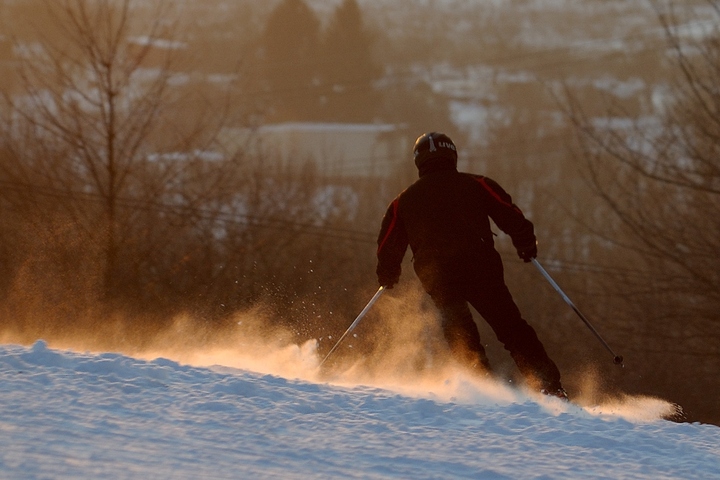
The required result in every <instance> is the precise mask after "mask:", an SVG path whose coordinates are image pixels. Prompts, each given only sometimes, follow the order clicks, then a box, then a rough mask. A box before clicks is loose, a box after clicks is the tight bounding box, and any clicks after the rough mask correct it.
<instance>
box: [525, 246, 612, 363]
mask: <svg viewBox="0 0 720 480" xmlns="http://www.w3.org/2000/svg"><path fill="white" fill-rule="evenodd" d="M531 261H532V263H533V265H535V266H536V267H537V269H538V270H540V273H542V275H543V277H545V279H546V280H547V281H548V282H549V283H550V285H552V286H553V288H554V289H555V290H556V291H557V292H558V293H559V294H560V296H561V297H562V298H563V300H565V303H567V304H568V305H570V308H572V309H573V310H574V311H575V313H577V315H578V317H580V320H582V321H583V322H585V325H587V327H588V328H589V329H590V331H591V332H592V333H594V334H595V336H596V337H597V339H598V340H600V342H601V343H602V344H603V345H604V346H605V348H606V349H607V350H608V352H610V353H611V354H612V356H613V357H614V358H613V363H614V364H615V365H620V366H621V367H623V366H624V365H623V357H622V355H615V352H613V351H612V349H611V348H610V346H609V345H608V344H607V342H605V340H603V338H602V337H601V336H600V334H599V333H598V332H597V330H595V328H594V327H593V326H592V324H591V323H590V321H589V320H588V319H587V318H585V315H583V314H582V312H580V310H578V308H577V307H576V306H575V304H574V303H573V302H572V300H570V297H568V296H567V295H566V294H565V292H563V290H562V288H560V286H559V285H558V284H557V283H555V280H553V278H552V277H551V276H550V274H549V273H548V272H547V270H545V269H544V268H543V266H542V265H540V262H538V261H537V259H535V258H533V259H532V260H531Z"/></svg>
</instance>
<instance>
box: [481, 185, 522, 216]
mask: <svg viewBox="0 0 720 480" xmlns="http://www.w3.org/2000/svg"><path fill="white" fill-rule="evenodd" d="M476 180H477V181H478V182H479V183H480V185H482V186H483V188H485V190H487V191H488V192H489V193H490V195H492V196H493V198H494V199H495V200H497V201H498V202H500V203H501V204H503V205H505V206H506V207H510V208H512V209H513V210H515V211H517V212H518V213H522V211H521V210H520V209H519V208H518V207H517V205H514V204H512V203H509V202H507V201H505V200H503V198H502V197H501V196H500V195H499V194H498V193H497V192H496V191H495V190H493V189H492V187H491V186H490V185H488V183H487V182H486V181H485V178H484V177H480V178H476Z"/></svg>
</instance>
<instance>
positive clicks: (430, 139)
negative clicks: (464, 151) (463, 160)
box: [413, 132, 457, 170]
mask: <svg viewBox="0 0 720 480" xmlns="http://www.w3.org/2000/svg"><path fill="white" fill-rule="evenodd" d="M413 154H414V157H415V166H416V167H417V168H418V170H419V169H420V168H421V167H422V166H423V165H425V164H426V163H427V162H429V161H431V160H434V159H436V158H447V159H450V160H452V161H453V162H454V164H455V166H456V167H457V148H455V144H454V143H453V141H452V140H450V137H448V136H447V135H445V134H444V133H439V132H430V133H423V134H422V135H420V136H419V137H418V139H417V140H415V146H413Z"/></svg>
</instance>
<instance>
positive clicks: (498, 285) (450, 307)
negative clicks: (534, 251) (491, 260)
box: [429, 265, 562, 391]
mask: <svg viewBox="0 0 720 480" xmlns="http://www.w3.org/2000/svg"><path fill="white" fill-rule="evenodd" d="M492 270H495V271H494V272H489V274H487V275H483V277H484V278H481V279H476V280H475V281H472V282H457V283H455V282H452V283H447V284H446V285H442V286H440V285H436V286H435V287H436V288H434V289H433V291H432V292H429V293H430V297H431V298H432V300H433V302H434V303H435V306H436V307H437V308H438V310H439V311H440V314H441V316H442V327H443V333H444V336H445V339H446V340H447V343H448V345H449V347H450V351H451V353H452V355H453V357H454V358H455V359H456V360H457V361H458V362H460V363H461V364H464V365H466V366H468V367H470V368H473V369H478V370H482V369H484V370H486V371H488V372H491V368H490V363H489V361H488V358H487V356H486V354H485V349H484V348H483V346H482V343H481V341H480V334H479V333H478V329H477V326H476V325H475V321H474V320H473V317H472V313H471V312H470V308H469V307H468V303H469V304H470V305H472V306H473V308H475V310H477V312H478V313H479V314H480V315H481V316H482V317H483V319H484V320H485V321H486V322H487V323H488V324H489V325H490V327H491V328H492V329H493V331H494V332H495V335H496V336H497V338H498V340H499V341H500V342H501V343H502V344H503V345H504V347H505V349H506V350H507V351H508V352H510V355H511V357H512V358H513V360H514V361H515V364H516V365H517V367H518V370H519V371H520V373H521V374H522V375H523V376H524V377H525V378H526V380H527V381H528V383H529V384H530V385H532V386H537V387H538V388H541V389H547V390H548V391H555V390H557V389H559V388H561V387H562V385H561V383H560V372H559V370H558V368H557V366H556V365H555V363H554V362H553V361H552V360H551V359H550V357H548V355H547V353H546V351H545V348H544V347H543V345H542V343H541V342H540V340H539V339H538V336H537V334H536V333H535V330H534V329H533V328H532V327H531V326H530V325H529V324H528V323H527V321H525V319H523V318H522V315H521V314H520V310H519V309H518V307H517V305H516V304H515V301H514V300H513V298H512V295H511V294H510V291H509V290H508V288H507V286H506V285H505V281H504V279H503V272H502V266H501V265H500V269H499V271H498V269H497V268H495V269H492Z"/></svg>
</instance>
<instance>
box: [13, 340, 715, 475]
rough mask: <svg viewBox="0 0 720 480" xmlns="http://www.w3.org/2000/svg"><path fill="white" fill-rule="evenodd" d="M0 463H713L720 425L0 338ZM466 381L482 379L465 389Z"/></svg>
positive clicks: (447, 466) (235, 466)
mask: <svg viewBox="0 0 720 480" xmlns="http://www.w3.org/2000/svg"><path fill="white" fill-rule="evenodd" d="M0 381H1V382H2V388H1V389H0V406H1V408H2V409H1V412H2V415H1V416H0V478H9V479H13V478H100V477H102V478H177V479H182V478H187V479H190V478H192V479H196V478H217V479H221V478H303V479H305V478H413V479H422V478H438V479H439V478H473V479H478V478H492V479H503V478H508V479H510V478H536V479H541V478H612V479H620V478H652V479H661V478H684V479H691V478H719V477H720V429H718V428H717V427H715V426H712V425H700V424H687V423H686V424H676V423H672V422H668V421H664V420H651V421H631V420H628V419H627V418H624V417H623V415H622V414H613V413H605V414H602V415H600V414H597V413H593V412H592V411H591V410H587V411H586V410H584V409H581V408H580V407H577V406H574V405H566V404H562V403H561V402H560V401H559V400H555V399H536V400H532V399H530V398H527V397H522V396H521V397H520V398H519V399H518V400H512V401H493V400H492V399H487V398H486V399H485V401H481V402H477V403H473V402H470V403H467V402H466V403H463V402H459V401H456V402H454V401H443V400H438V399H437V398H436V397H434V396H433V395H430V394H428V395H427V398H424V397H423V396H409V395H403V394H400V393H395V392H392V391H389V390H386V389H381V388H377V387H369V386H352V387H349V386H335V385H330V384H319V383H312V382H308V381H303V380H290V379H285V378H282V377H279V376H273V375H264V374H258V373H253V372H250V371H245V370H239V369H235V368H228V367H211V368H200V367H193V366H187V365H181V364H179V363H176V362H174V361H171V360H167V359H162V358H159V359H156V360H152V361H145V360H139V359H135V358H131V357H127V356H123V355H119V354H113V353H105V354H90V353H84V354H81V353H74V352H70V351H59V350H53V349H50V348H48V346H47V345H46V343H45V342H43V341H38V342H36V343H35V344H34V345H33V346H32V347H23V346H16V345H0ZM477 394H478V395H479V394H481V392H479V393H477Z"/></svg>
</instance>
